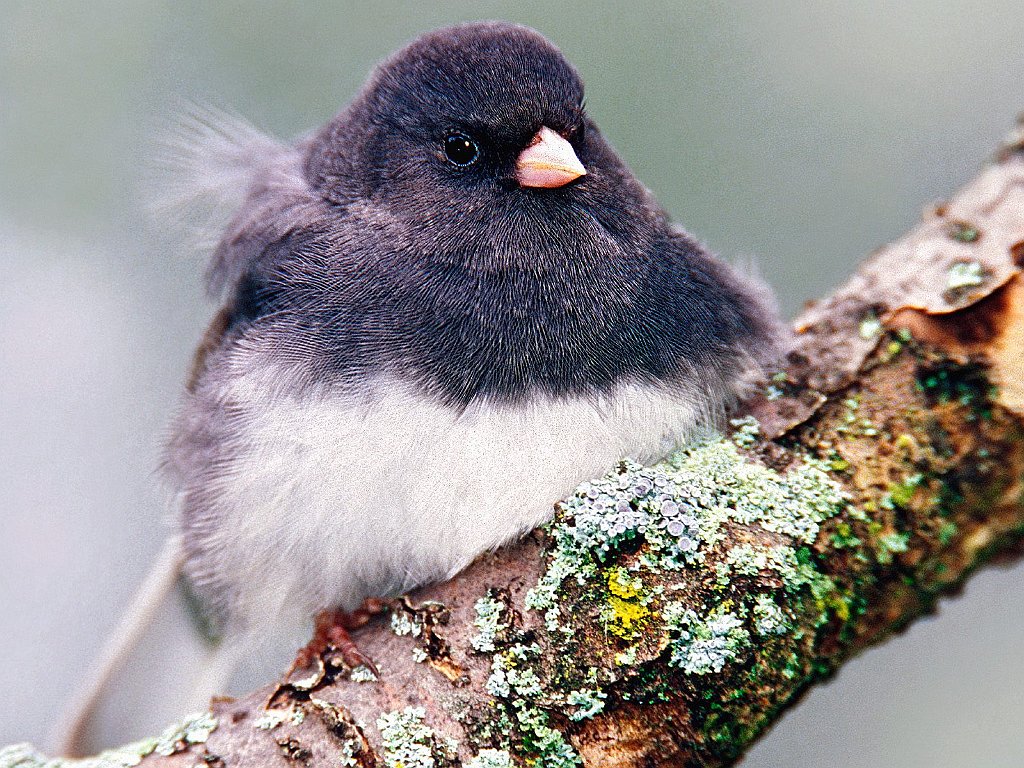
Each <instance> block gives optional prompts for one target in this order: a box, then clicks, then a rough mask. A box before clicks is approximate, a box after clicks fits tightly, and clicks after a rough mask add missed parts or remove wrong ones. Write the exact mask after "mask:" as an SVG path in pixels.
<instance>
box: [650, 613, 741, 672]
mask: <svg viewBox="0 0 1024 768" xmlns="http://www.w3.org/2000/svg"><path fill="white" fill-rule="evenodd" d="M664 618H665V624H666V626H667V627H668V628H669V629H670V630H671V632H672V634H673V640H672V656H671V658H670V659H669V662H670V663H671V664H673V665H674V666H677V667H679V668H680V669H682V670H683V671H684V672H686V673H687V674H691V675H707V674H710V673H712V672H721V671H722V669H723V668H724V667H725V665H726V664H727V663H728V662H730V661H733V660H735V659H736V658H737V657H738V656H739V654H740V652H741V651H743V650H744V649H745V648H747V647H748V646H749V645H750V633H748V632H747V630H745V629H744V628H743V620H742V619H741V618H740V617H739V616H737V615H736V614H735V613H732V612H730V611H725V610H722V609H717V610H714V611H712V612H711V613H710V614H708V616H706V617H703V618H702V617H700V616H698V615H697V613H696V612H695V611H693V610H692V609H690V608H686V607H685V606H683V605H680V604H679V603H670V604H669V605H667V606H665V610H664Z"/></svg>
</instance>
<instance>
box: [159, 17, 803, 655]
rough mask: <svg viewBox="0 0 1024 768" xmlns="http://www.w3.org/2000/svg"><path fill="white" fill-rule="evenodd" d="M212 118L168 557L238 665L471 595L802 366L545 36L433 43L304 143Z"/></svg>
mask: <svg viewBox="0 0 1024 768" xmlns="http://www.w3.org/2000/svg"><path fill="white" fill-rule="evenodd" d="M212 122H214V121H210V123H208V124H207V125H206V126H205V128H204V129H203V130H201V131H197V133H196V136H197V137H198V139H197V140H196V141H195V146H192V147H190V148H189V150H190V152H191V157H192V158H193V159H192V165H193V167H194V168H195V169H198V170H197V176H198V177H201V178H202V180H203V181H202V183H201V184H200V183H197V184H196V186H197V187H202V188H203V189H207V190H208V189H211V188H212V189H214V190H217V191H218V194H220V195H221V197H223V198H225V199H232V198H233V205H234V209H233V214H232V215H231V217H230V220H229V222H228V223H227V225H226V227H225V228H224V229H223V231H221V232H220V233H219V235H220V236H219V242H218V244H217V245H216V248H215V249H214V251H213V254H212V258H211V260H210V266H209V270H208V275H207V278H208V286H209V290H210V293H211V295H212V296H214V297H215V298H216V299H217V300H219V302H220V310H219V312H217V314H216V316H215V318H214V319H213V321H212V323H211V325H210V327H209V329H208V331H207V332H206V335H205V337H204V338H203V340H202V342H201V344H200V346H199V349H198V352H197V354H196V357H195V360H194V363H193V367H192V370H191V373H190V375H189V377H188V382H187V386H186V392H185V394H184V399H183V404H182V406H181V409H180V412H179V414H178V416H177V417H176V419H175V420H174V422H173V425H172V428H171V437H170V440H169V442H168V445H167V449H166V454H165V459H164V465H163V469H164V472H165V475H166V477H167V478H168V479H169V482H170V485H171V487H172V489H173V492H174V499H175V501H174V504H175V509H176V524H177V534H176V536H175V538H174V540H173V541H174V543H173V545H172V546H171V550H172V551H171V555H170V556H169V557H168V558H166V561H167V562H168V563H170V564H171V565H170V566H169V567H172V568H177V569H179V570H180V571H181V572H183V574H184V577H185V578H186V580H187V582H188V584H189V585H190V588H191V590H192V591H193V592H194V593H195V595H196V596H197V597H198V600H199V602H200V604H201V605H202V606H203V610H204V611H205V613H206V615H207V616H208V617H209V619H210V620H211V621H212V623H213V625H214V626H215V627H216V628H217V631H218V632H219V634H220V635H222V636H223V637H224V638H225V641H224V642H225V643H227V644H229V645H232V646H234V647H236V648H237V647H244V646H245V644H246V643H247V642H250V641H255V639H258V638H261V637H265V636H269V635H275V634H282V633H283V634H284V635H288V636H290V637H298V636H302V637H308V633H309V627H310V622H311V621H312V620H313V618H314V617H317V616H319V617H321V618H322V617H324V616H333V617H335V618H337V617H342V619H343V618H344V617H345V616H346V615H352V614H354V613H357V612H358V611H360V607H361V606H363V605H364V602H365V601H367V600H368V599H373V598H384V597H389V596H395V595H399V594H402V593H404V592H407V591H409V590H411V589H414V588H416V587H418V586H420V585H424V584H427V583H431V582H437V581H441V580H445V579H448V578H450V577H452V576H454V575H455V574H457V573H458V572H459V571H461V570H463V569H464V568H466V567H467V566H468V565H469V564H470V563H471V562H472V561H473V560H474V559H476V558H477V557H479V556H480V555H481V554H482V553H485V552H488V551H491V550H494V549H495V548H498V547H500V546H502V545H503V544H506V543H508V542H511V541H514V540H516V539H517V538H519V537H521V536H522V535H524V534H525V533H526V532H528V531H530V530H531V529H533V528H535V527H537V526H538V525H540V524H543V523H544V522H545V521H547V520H549V519H550V518H551V516H552V514H553V507H554V504H555V503H556V502H557V501H558V500H559V499H560V498H563V497H564V496H565V495H567V494H568V493H569V492H571V491H572V489H573V488H574V487H575V486H576V485H578V484H579V483H580V482H582V481H585V480H587V479H589V478H591V477H595V476H598V475H600V474H603V473H604V472H606V471H607V470H609V469H610V468H611V467H612V466H614V465H615V463H616V462H618V461H619V460H622V459H624V458H630V459H634V460H637V461H641V462H647V461H652V460H655V459H657V458H660V457H662V456H663V455H665V454H666V453H668V452H669V451H671V450H672V449H673V448H674V447H676V446H679V445H681V444H684V443H685V441H686V440H687V439H688V438H690V437H692V435H693V434H694V432H695V430H698V429H701V428H703V427H707V426H714V425H717V424H720V422H721V420H722V417H723V414H725V413H726V412H727V411H728V409H729V408H730V407H731V406H732V405H733V404H734V403H735V402H736V401H737V400H738V399H739V398H742V397H744V396H745V395H746V394H748V393H749V392H750V391H751V389H752V387H753V386H754V383H755V382H756V381H758V379H759V377H761V376H762V375H763V373H764V372H765V371H766V370H768V368H770V366H771V365H773V364H774V362H775V361H776V360H777V359H778V355H779V351H780V349H781V346H782V340H783V336H784V334H783V331H782V330H781V328H782V324H781V322H780V320H779V318H778V313H777V310H776V309H775V305H774V302H773V299H772V295H771V291H770V289H769V288H768V287H767V286H766V285H765V284H764V283H763V282H762V281H761V280H760V279H758V278H756V277H754V276H752V275H750V274H748V273H746V272H744V271H742V270H740V269H737V268H734V267H732V266H730V265H729V264H727V263H726V262H724V261H722V260H720V259H718V258H716V257H715V256H713V255H712V254H711V253H710V252H709V251H708V250H707V249H706V248H705V247H704V246H703V245H702V244H701V243H700V242H699V241H698V240H697V239H695V238H694V237H693V236H691V235H690V234H688V233H687V232H686V231H685V230H684V229H682V228H681V227H680V226H678V225H677V224H675V223H673V222H672V220H671V217H670V216H669V215H668V214H667V213H666V211H665V210H664V209H663V208H662V207H661V206H660V205H659V204H658V202H657V201H656V200H655V198H654V196H653V194H652V193H651V192H650V191H649V190H648V189H646V188H645V187H644V186H643V185H642V184H641V182H640V181H638V180H637V178H636V177H635V176H634V174H633V173H632V171H631V170H630V169H629V168H628V167H627V165H626V164H625V162H624V161H623V160H622V159H621V158H620V157H619V155H618V154H617V153H616V152H615V150H613V149H612V147H611V146H610V144H609V142H608V141H607V140H606V139H605V138H604V136H603V135H602V134H601V132H600V130H599V129H598V127H597V125H596V124H595V123H594V121H593V120H592V119H591V117H590V116H589V114H588V111H587V107H586V104H585V101H584V86H583V81H582V78H581V76H580V74H579V73H578V71H577V70H576V69H575V68H574V66H573V65H572V64H571V63H570V62H569V61H568V60H567V58H566V57H565V56H564V55H563V54H562V53H561V52H560V51H559V49H558V48H557V47H556V46H555V45H554V44H553V43H551V42H550V41H549V40H548V39H547V38H545V37H544V36H543V35H541V34H540V33H539V32H536V31H534V30H532V29H530V28H527V27H525V26H520V25H517V24H513V23H509V22H473V23H465V24H460V25H456V26H450V27H445V28H441V29H438V30H434V31H431V32H428V33H426V34H424V35H422V36H420V37H419V38H417V39H415V40H414V41H412V42H411V43H409V44H408V45H406V46H405V47H404V48H402V49H400V50H399V51H398V52H396V53H394V54H393V55H392V56H391V57H390V58H387V59H386V60H385V61H383V62H382V63H381V64H380V65H378V66H377V68H376V69H375V70H374V71H373V72H372V73H371V75H370V77H369V79H368V81H367V82H366V83H365V85H364V86H363V87H362V89H361V90H360V91H359V92H358V93H357V94H356V95H355V97H354V98H353V99H352V101H351V102H350V103H349V104H348V105H347V106H346V107H344V109H342V111H341V112H340V113H338V114H337V115H336V116H335V117H334V118H333V119H331V120H330V121H329V122H328V123H327V124H326V125H325V126H323V127H322V128H321V129H319V130H316V131H314V132H312V133H311V134H308V135H306V136H304V137H302V138H300V139H299V140H298V141H296V142H293V143H286V142H279V141H277V140H275V139H272V138H270V137H267V136H265V135H262V134H260V133H258V132H257V131H256V130H255V129H250V128H247V127H245V126H239V125H232V124H226V125H218V126H213V127H211V124H212ZM156 582H157V583H158V584H160V585H161V586H160V587H159V588H160V589H165V588H166V585H167V584H168V583H170V582H169V580H168V579H163V580H162V581H161V580H159V579H157V580H156ZM151 602H152V601H151ZM342 619H339V620H338V621H335V622H333V624H335V625H337V624H338V623H339V622H340V623H342V624H343V621H342ZM327 623H328V624H332V622H331V621H328V622H327ZM303 633H306V634H305V635H303ZM344 636H345V632H344V626H341V628H340V634H336V635H333V637H334V638H335V639H337V638H339V637H341V638H344ZM293 647H294V646H293Z"/></svg>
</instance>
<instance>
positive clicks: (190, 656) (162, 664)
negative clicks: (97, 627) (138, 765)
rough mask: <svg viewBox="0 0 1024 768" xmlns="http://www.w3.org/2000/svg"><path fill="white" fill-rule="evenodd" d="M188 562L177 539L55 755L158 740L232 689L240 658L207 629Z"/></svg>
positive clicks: (111, 643) (96, 672)
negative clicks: (190, 593) (193, 600)
mask: <svg viewBox="0 0 1024 768" xmlns="http://www.w3.org/2000/svg"><path fill="white" fill-rule="evenodd" d="M183 561H184V556H183V549H182V543H181V538H180V537H178V536H175V537H172V538H171V539H169V540H168V541H167V543H166V544H165V545H164V547H163V549H162V550H161V552H160V556H159V558H158V560H157V562H156V563H155V565H154V566H153V568H152V570H151V571H150V573H149V575H148V576H147V577H146V579H145V581H143V583H142V585H141V586H140V587H139V589H138V591H137V592H136V594H135V597H134V598H133V599H132V602H131V604H130V605H129V606H128V609H127V610H126V611H125V614H124V616H123V618H122V619H121V622H120V624H119V625H118V626H117V628H116V630H115V631H114V632H113V634H112V635H111V636H110V639H109V640H108V642H107V644H106V647H105V648H104V649H103V651H102V653H101V655H100V657H99V659H98V660H97V662H96V664H95V666H94V667H93V669H92V671H91V672H90V674H89V676H88V678H87V682H86V684H85V685H83V687H82V688H81V690H80V691H79V693H78V695H77V696H76V697H75V698H74V699H73V700H72V704H71V706H70V707H68V709H67V712H66V714H65V716H64V717H63V718H61V719H60V720H58V725H57V728H56V729H55V732H54V735H53V738H52V742H53V744H54V746H55V751H57V752H59V753H60V754H63V755H67V756H70V757H77V756H81V755H85V754H93V753H95V752H97V751H98V750H100V749H104V748H108V747H111V746H114V745H116V744H119V743H123V742H124V741H126V740H130V739H133V738H141V737H142V736H146V735H152V734H153V733H157V732H159V731H160V730H162V729H163V728H164V727H165V726H166V725H167V723H169V722H171V721H173V720H175V719H180V718H181V717H182V716H184V715H186V714H188V713H189V712H192V711H195V710H196V709H203V708H205V707H206V706H208V703H209V698H210V696H212V695H214V694H216V693H219V692H221V691H222V690H223V689H224V685H225V683H226V681H227V678H228V677H229V676H230V674H231V671H232V669H233V667H234V660H235V653H234V652H233V651H232V650H230V649H229V648H228V647H226V646H224V645H218V644H216V643H214V642H212V641H211V640H209V639H208V638H207V637H205V636H204V634H203V632H202V631H201V630H200V628H199V626H198V623H197V622H196V620H195V616H194V610H193V608H192V606H191V605H190V604H189V600H188V597H187V594H186V592H185V590H184V588H183V584H182V579H181V574H182V564H183Z"/></svg>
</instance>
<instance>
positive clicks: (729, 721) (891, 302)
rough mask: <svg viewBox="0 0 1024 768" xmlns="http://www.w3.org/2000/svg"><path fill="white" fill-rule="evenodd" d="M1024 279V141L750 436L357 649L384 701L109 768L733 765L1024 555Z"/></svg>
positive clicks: (745, 433) (261, 712) (489, 571)
mask: <svg viewBox="0 0 1024 768" xmlns="http://www.w3.org/2000/svg"><path fill="white" fill-rule="evenodd" d="M1022 267H1024V130H1022V131H1019V132H1018V133H1017V134H1016V135H1014V136H1012V137H1011V138H1010V139H1009V140H1008V142H1007V144H1006V145H1005V146H1004V148H1003V149H1002V150H1001V151H1000V153H999V155H998V157H997V158H996V160H995V161H994V162H993V163H992V164H991V165H990V166H988V167H987V168H986V169H985V170H984V171H982V173H981V174H980V175H979V176H978V177H977V178H976V179H975V180H974V181H973V182H971V183H970V184H969V185H968V186H966V187H965V188H964V189H963V190H961V191H960V192H959V193H958V194H957V195H956V196H955V197H954V198H953V199H951V200H950V201H949V202H948V203H944V204H942V205H939V206H936V207H935V208H933V209H930V210H929V211H927V212H926V214H925V216H924V219H923V221H922V222H921V223H920V224H919V225H918V226H917V227H916V228H915V229H914V230H913V231H911V232H910V233H909V234H907V235H906V236H905V237H903V238H902V239H900V240H898V241H897V242H895V243H893V244H891V245H889V246H887V247H885V248H883V249H881V250H880V251H878V252H877V253H875V254H874V255H872V256H871V257H870V258H869V259H868V260H867V261H866V262H865V263H864V264H863V265H862V267H861V268H860V269H859V271H858V272H857V273H856V274H855V275H854V276H853V278H852V279H851V280H850V281H849V282H848V283H847V284H846V285H845V286H844V287H842V288H841V289H840V290H839V291H837V292H836V293H835V294H834V295H833V296H831V297H830V298H828V299H825V300H823V301H821V302H819V303H818V304H816V305H814V306H812V307H810V308H809V309H808V310H807V311H806V312H805V313H804V314H803V316H802V317H801V318H799V320H798V321H797V339H796V343H795V346H794V349H793V351H792V352H791V353H790V354H789V356H788V361H787V365H786V368H785V370H783V371H781V372H779V373H778V374H777V375H775V376H774V377H773V378H772V379H771V381H769V382H768V383H767V384H766V385H765V387H764V388H763V389H762V391H760V392H759V393H758V394H757V396H756V397H754V398H753V399H752V400H751V401H750V402H749V403H747V404H746V406H745V407H744V410H743V412H742V414H741V418H739V419H737V420H735V421H734V422H733V427H734V432H733V433H732V434H731V435H729V436H725V437H723V436H712V435H709V436H707V437H706V438H705V439H703V440H701V441H698V442H697V443H695V444H694V445H693V446H691V447H689V448H687V449H685V450H683V451H680V452H678V453H677V454H675V455H673V456H671V457H669V458H668V459H667V460H666V461H664V462H663V463H661V464H659V465H657V466H654V467H641V466H637V465H633V464H630V463H623V464H621V465H619V466H618V467H616V468H615V469H613V471H611V472H610V473H609V474H608V475H607V476H606V477H604V478H601V479H597V480H595V481H594V482H591V483H587V484H585V485H584V486H581V488H580V489H578V491H577V492H576V493H575V494H574V495H573V496H572V497H571V498H569V499H567V500H565V501H564V502H562V503H561V504H559V505H558V508H557V515H556V518H555V521H554V522H553V523H552V524H551V525H550V526H549V527H548V528H546V529H544V530H539V531H536V532H534V534H532V535H531V536H530V537H529V538H528V539H527V540H525V541H523V542H521V543H519V544H517V545H515V546H511V547H508V548H506V549H504V550H502V551H500V552H497V553H495V554H493V555H487V556H485V557H482V558H481V559H480V560H479V561H477V562H476V563H475V564H474V565H473V566H472V567H471V568H470V569H469V570H467V571H466V572H464V573H463V574H461V575H460V576H458V577H457V578H455V579H454V580H452V581H451V582H449V583H446V584H442V585H437V586H434V587H430V588H428V589H424V590H421V591H420V592H418V593H416V594H414V595H412V596H410V597H408V598H406V599H403V600H399V601H395V602H394V604H393V605H392V607H391V611H390V615H389V616H387V617H385V618H384V619H383V620H380V621H377V622H375V623H372V624H371V625H370V626H368V627H367V628H365V629H364V630H362V631H361V632H360V634H359V635H358V636H357V640H358V642H359V644H360V647H361V648H362V649H364V650H365V651H366V652H367V653H368V655H369V656H370V657H371V658H373V659H374V660H375V662H376V664H377V666H378V668H379V670H380V677H379V679H374V677H373V676H372V675H371V674H370V673H369V672H368V671H367V670H365V669H357V670H354V671H353V670H348V669H346V668H345V666H344V664H343V662H342V661H341V660H340V657H338V656H337V655H335V654H332V653H330V652H328V653H327V654H325V655H324V656H323V657H322V658H321V659H320V660H319V662H318V664H317V667H316V669H315V670H313V671H312V673H311V674H309V675H308V676H306V677H304V679H291V680H288V681H284V682H278V683H275V684H272V685H269V686H268V687H266V688H264V689H262V690H259V691H255V692H253V693H252V694H251V695H249V696H246V697H244V698H241V699H238V700H230V701H229V700H223V701H215V702H214V703H213V706H212V709H211V713H208V714H206V715H204V716H203V717H200V718H197V719H193V720H190V721H189V722H187V723H186V724H185V725H184V726H183V727H182V728H180V729H178V730H176V731H171V732H168V734H165V735H164V737H163V739H162V741H158V740H152V741H150V742H146V743H143V744H139V745H132V746H131V747H127V748H125V749H124V750H120V751H118V752H114V753H106V754H105V755H103V756H101V757H99V758H94V760H96V765H104V766H107V765H133V764H137V763H138V762H139V761H140V760H141V761H142V763H143V764H145V765H149V766H153V767H154V768H155V767H156V766H171V765H187V766H194V765H196V764H197V763H198V764H202V763H204V762H205V763H206V764H207V765H210V766H222V765H223V766H286V765H296V764H297V765H302V766H310V768H315V767H318V766H327V765H330V766H338V765H342V766H362V767H363V768H368V767H369V766H391V767H393V768H399V767H401V768H429V767H431V766H434V767H436V768H445V767H447V768H456V767H457V766H464V767H466V768H511V766H539V767H542V768H570V767H571V766H579V765H584V766H588V767H595V766H624V767H625V766H637V767H639V766H726V765H731V764H733V763H734V762H735V761H736V760H737V759H738V758H739V757H740V756H741V755H742V754H743V753H744V751H745V750H746V749H747V748H748V747H749V746H750V745H751V744H752V743H753V742H754V740H755V739H757V738H758V736H759V735H760V734H762V733H763V732H764V731H765V730H766V729H767V728H768V727H769V726H770V725H771V724H772V723H773V722H774V721H775V720H776V719H777V718H778V717H779V716H780V714H781V713H782V711H783V710H785V709H786V708H787V707H788V706H790V705H792V704H793V703H794V702H795V701H797V700H798V699H799V698H800V696H801V694H802V693H803V692H805V691H806V690H807V689H808V688H809V687H810V686H812V685H813V684H814V683H816V682H818V681H820V680H822V679H824V678H827V677H828V676H830V675H831V674H832V673H833V672H834V671H835V670H836V669H837V668H838V667H839V666H840V665H841V664H842V663H843V662H844V661H845V660H846V659H848V658H850V656H852V655H853V654H855V653H857V652H859V651H861V650H863V649H864V648H866V647H868V646H870V645H872V644H874V643H877V642H879V641H881V640H883V639H884V638H885V637H887V636H888V635H890V634H891V633H893V632H894V631H897V630H899V629H900V628H902V627H904V626H905V625H907V624H908V623H909V622H911V621H913V620H914V619H916V618H918V617H920V616H922V615H924V614H927V613H928V612H929V611H930V610H932V607H933V606H934V604H935V602H936V600H937V599H938V598H939V597H940V596H941V595H944V594H947V593H949V592H951V591H953V590H955V589H956V588H957V587H958V586H959V585H960V584H961V583H962V582H963V580H964V579H965V578H966V577H967V576H968V575H969V574H970V573H971V571H972V570H973V569H975V568H976V567H978V566H979V565H981V564H983V563H985V562H987V561H989V560H991V559H993V558H996V557H1005V556H1009V555H1013V554H1016V553H1017V551H1018V549H1019V546H1020V543H1021V541H1022V539H1024V495H1022V494H1024V277H1022V276H1021V274H1020V273H1021V269H1022ZM12 750H20V752H15V751H12ZM2 754H4V753H0V755H2ZM18 760H21V761H22V762H18ZM41 761H42V758H41V757H39V756H38V755H36V754H35V753H34V752H32V751H31V750H30V749H28V748H24V747H18V748H9V749H8V750H7V751H6V755H5V756H4V757H3V758H0V763H4V764H6V765H24V766H30V765H39V764H41Z"/></svg>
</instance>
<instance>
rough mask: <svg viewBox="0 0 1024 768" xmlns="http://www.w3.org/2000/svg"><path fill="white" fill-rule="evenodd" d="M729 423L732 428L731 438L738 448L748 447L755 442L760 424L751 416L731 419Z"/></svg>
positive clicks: (759, 430)
mask: <svg viewBox="0 0 1024 768" xmlns="http://www.w3.org/2000/svg"><path fill="white" fill-rule="evenodd" d="M729 425H730V426H731V427H732V428H733V430H734V432H733V435H732V440H733V442H734V443H736V445H738V446H739V447H740V448H749V447H750V446H752V445H753V444H754V443H756V442H757V438H758V436H759V435H760V434H761V425H760V423H758V421H757V419H755V418H754V417H753V416H744V417H742V418H739V419H732V420H731V421H730V422H729Z"/></svg>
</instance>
